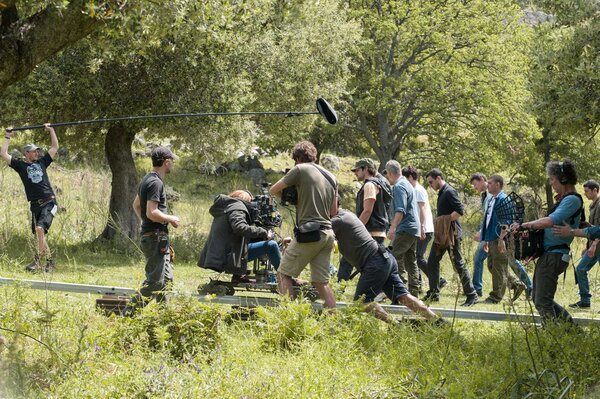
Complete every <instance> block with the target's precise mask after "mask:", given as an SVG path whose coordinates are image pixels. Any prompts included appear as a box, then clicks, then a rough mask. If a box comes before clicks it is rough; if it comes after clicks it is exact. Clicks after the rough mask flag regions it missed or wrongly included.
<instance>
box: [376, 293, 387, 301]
mask: <svg viewBox="0 0 600 399" xmlns="http://www.w3.org/2000/svg"><path fill="white" fill-rule="evenodd" d="M386 299H387V297H386V296H385V293H383V292H380V293H379V294H377V296H376V297H375V299H373V302H383V301H385V300H386Z"/></svg>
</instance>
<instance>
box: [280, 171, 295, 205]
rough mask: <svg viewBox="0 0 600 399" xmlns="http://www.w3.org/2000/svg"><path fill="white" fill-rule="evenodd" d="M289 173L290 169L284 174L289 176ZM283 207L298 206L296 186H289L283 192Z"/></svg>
mask: <svg viewBox="0 0 600 399" xmlns="http://www.w3.org/2000/svg"><path fill="white" fill-rule="evenodd" d="M289 171H290V169H289V168H287V169H286V170H285V171H284V172H283V173H284V174H286V175H287V173H288V172H289ZM281 205H283V206H287V205H298V189H297V188H296V186H289V187H286V188H284V189H283V191H282V192H281Z"/></svg>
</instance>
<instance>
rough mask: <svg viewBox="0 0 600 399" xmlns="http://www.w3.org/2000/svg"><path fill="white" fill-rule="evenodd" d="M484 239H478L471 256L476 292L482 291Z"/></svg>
mask: <svg viewBox="0 0 600 399" xmlns="http://www.w3.org/2000/svg"><path fill="white" fill-rule="evenodd" d="M483 243H484V241H479V245H477V250H476V251H475V255H474V256H473V287H474V288H475V291H477V293H478V294H481V293H482V292H483V263H484V262H485V260H486V259H487V256H488V254H487V252H485V251H484V250H483Z"/></svg>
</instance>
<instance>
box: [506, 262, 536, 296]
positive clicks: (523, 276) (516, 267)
mask: <svg viewBox="0 0 600 399" xmlns="http://www.w3.org/2000/svg"><path fill="white" fill-rule="evenodd" d="M508 265H509V266H510V268H511V269H512V271H513V272H514V273H515V275H516V276H517V277H519V280H521V281H522V282H523V283H524V284H525V287H527V292H528V293H531V291H532V290H533V283H532V282H531V279H530V278H529V275H528V274H527V270H525V266H523V264H522V263H521V261H519V260H517V259H514V257H512V258H510V262H508Z"/></svg>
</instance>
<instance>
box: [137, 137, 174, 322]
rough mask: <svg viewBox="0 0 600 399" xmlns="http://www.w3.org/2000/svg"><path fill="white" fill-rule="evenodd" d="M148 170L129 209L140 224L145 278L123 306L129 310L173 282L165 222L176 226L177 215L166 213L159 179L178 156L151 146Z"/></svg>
mask: <svg viewBox="0 0 600 399" xmlns="http://www.w3.org/2000/svg"><path fill="white" fill-rule="evenodd" d="M151 157H152V171H151V172H150V173H148V174H147V175H146V176H144V178H143V179H142V182H141V183H140V187H139V189H138V194H137V195H136V196H135V199H134V200H133V210H134V211H135V214H136V215H137V217H138V219H139V220H140V222H141V224H142V231H141V234H142V238H141V241H142V252H143V253H144V257H145V258H146V280H145V281H144V283H143V286H142V288H141V289H140V291H139V293H138V295H137V296H135V297H134V298H133V299H132V301H131V304H130V305H129V306H128V307H127V309H126V310H125V314H126V315H127V314H131V313H132V312H133V310H135V308H136V307H137V306H142V307H143V306H144V305H145V304H146V303H147V301H149V300H150V299H152V298H156V300H157V301H158V302H160V301H162V300H163V299H164V290H165V288H167V286H168V285H170V284H171V283H172V282H173V268H172V266H171V259H170V258H171V252H170V245H169V230H168V225H171V226H173V227H175V228H177V227H179V223H180V222H179V218H178V217H177V216H174V215H169V214H167V196H166V192H165V186H164V184H163V181H164V179H165V177H166V176H167V174H169V173H171V170H172V169H173V161H174V160H176V159H179V158H178V157H177V156H176V155H175V154H173V153H172V152H171V150H169V149H168V148H167V147H162V146H161V147H156V148H155V149H154V150H152V154H151Z"/></svg>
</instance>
